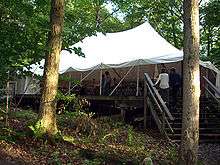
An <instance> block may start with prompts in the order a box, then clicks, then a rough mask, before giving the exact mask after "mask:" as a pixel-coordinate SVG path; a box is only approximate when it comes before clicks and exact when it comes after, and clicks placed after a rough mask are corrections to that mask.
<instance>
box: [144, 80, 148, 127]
mask: <svg viewBox="0 0 220 165" xmlns="http://www.w3.org/2000/svg"><path fill="white" fill-rule="evenodd" d="M147 99H148V98H147V84H146V81H145V80H144V129H146V128H147Z"/></svg>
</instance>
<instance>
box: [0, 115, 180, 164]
mask: <svg viewBox="0 0 220 165" xmlns="http://www.w3.org/2000/svg"><path fill="white" fill-rule="evenodd" d="M28 114H30V116H28ZM89 116H90V118H89V117H88V114H87V113H84V112H82V111H80V112H68V111H66V112H65V113H63V114H61V115H58V118H57V120H58V123H59V125H60V127H59V129H60V130H61V131H62V138H63V140H64V141H56V145H54V144H53V145H51V144H50V143H48V142H47V141H43V140H41V139H38V138H33V137H32V136H30V134H29V133H28V132H27V131H28V130H29V129H27V128H26V127H27V126H28V125H29V123H31V122H32V118H34V119H36V117H37V114H36V113H34V112H31V111H19V112H14V115H11V116H10V118H9V123H10V124H9V125H10V127H9V128H7V129H6V128H4V126H3V125H2V124H1V121H0V138H1V139H3V140H6V142H7V143H9V144H10V147H9V148H11V149H10V150H12V151H13V153H14V154H13V155H14V157H13V158H12V159H13V160H14V159H16V158H17V157H15V156H17V154H18V153H22V154H20V155H21V156H20V157H19V158H20V159H23V160H25V161H26V162H30V164H48V163H49V162H51V163H52V164H56V163H59V162H60V163H61V164H86V163H87V164H89V163H90V164H96V163H99V162H100V163H101V164H110V163H112V164H126V163H128V164H129V163H130V164H131V163H132V164H139V163H140V162H142V161H143V159H144V158H146V157H148V158H151V159H152V160H153V161H155V160H158V161H162V162H164V160H166V159H168V160H169V161H170V162H169V163H170V164H172V163H171V159H172V160H173V159H175V153H176V150H175V148H174V147H172V146H169V145H168V144H166V145H165V143H164V141H159V140H156V139H155V138H153V137H151V136H150V135H148V134H144V133H141V132H138V131H136V130H135V129H134V128H133V127H131V126H129V125H126V124H125V123H123V122H121V121H120V120H119V118H109V117H103V118H94V117H92V116H91V115H89ZM77 118H78V122H80V121H82V120H81V119H82V118H84V119H83V122H84V121H85V122H87V121H86V120H85V119H88V118H89V119H88V120H89V121H88V122H90V121H92V122H93V123H95V124H96V127H95V128H94V127H93V128H94V130H95V134H94V135H93V134H92V133H91V132H90V131H83V130H89V129H87V127H88V126H86V125H85V127H84V128H86V129H82V131H78V130H79V129H78V130H77V125H78V123H76V122H74V121H77ZM88 124H89V123H88ZM81 128H83V127H81ZM129 134H130V135H132V138H130V142H129ZM106 135H109V136H106ZM88 136H89V137H88ZM104 137H106V138H104ZM102 139H104V140H102ZM128 142H129V143H128ZM2 146H5V145H2V143H1V141H0V148H1V150H2V149H4V147H3V148H2ZM18 147H19V148H18ZM18 149H19V150H18ZM14 151H17V152H14ZM26 154H29V155H26ZM25 155H26V156H25ZM0 156H1V152H0ZM26 159H28V160H26ZM158 161H157V162H158ZM76 162H77V163H76ZM158 164H159V163H158Z"/></svg>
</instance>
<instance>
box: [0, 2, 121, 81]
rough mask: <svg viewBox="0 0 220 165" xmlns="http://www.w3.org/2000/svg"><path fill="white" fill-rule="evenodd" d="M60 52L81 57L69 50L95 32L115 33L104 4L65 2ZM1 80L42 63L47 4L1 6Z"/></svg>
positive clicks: (115, 25)
mask: <svg viewBox="0 0 220 165" xmlns="http://www.w3.org/2000/svg"><path fill="white" fill-rule="evenodd" d="M65 5H66V6H65V24H64V34H63V46H62V49H65V50H68V51H70V52H75V53H76V54H79V55H81V56H84V54H83V53H82V51H81V50H80V48H70V46H71V45H74V44H75V43H77V42H79V41H81V40H82V39H83V38H85V37H87V36H91V35H95V34H96V32H104V33H105V32H109V31H116V30H119V29H121V28H122V26H121V24H120V21H119V20H118V19H117V18H115V17H113V16H112V15H111V13H110V12H109V11H108V10H107V9H106V7H105V6H106V1H93V0H81V1H78V0H77V1H76V0H67V1H66V3H65ZM0 11H1V12H0V41H1V42H0V43H1V44H0V52H1V54H0V65H1V71H0V78H1V80H5V78H6V77H7V74H6V73H7V71H10V75H11V77H13V76H14V73H15V72H17V71H18V70H20V71H22V70H23V68H24V67H27V69H30V65H31V64H33V63H36V62H39V61H41V60H42V59H44V53H45V51H46V50H47V49H48V48H47V47H45V45H46V40H47V33H48V31H49V11H50V1H42V0H22V1H16V0H8V1H1V2H0Z"/></svg>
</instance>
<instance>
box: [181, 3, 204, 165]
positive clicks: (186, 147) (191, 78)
mask: <svg viewBox="0 0 220 165" xmlns="http://www.w3.org/2000/svg"><path fill="white" fill-rule="evenodd" d="M183 7H184V58H183V116H182V137H181V147H180V157H179V164H184V165H195V164H197V151H198V140H199V97H200V75H199V4H198V0H184V2H183Z"/></svg>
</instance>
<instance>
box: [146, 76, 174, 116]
mask: <svg viewBox="0 0 220 165" xmlns="http://www.w3.org/2000/svg"><path fill="white" fill-rule="evenodd" d="M144 77H145V80H146V82H147V84H149V86H148V88H150V89H151V90H152V92H153V93H154V95H155V96H156V98H157V99H158V101H159V103H160V105H161V106H160V105H157V106H158V108H159V109H161V110H162V111H164V112H165V113H166V115H167V116H168V117H169V119H170V120H174V118H173V116H172V114H171V113H170V111H169V109H168V108H167V106H166V104H165V102H164V101H163V99H162V98H161V96H160V94H159V92H158V90H157V89H156V88H155V87H154V84H153V82H152V81H151V79H150V76H149V75H148V74H147V73H145V74H144ZM152 96H153V95H152Z"/></svg>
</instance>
